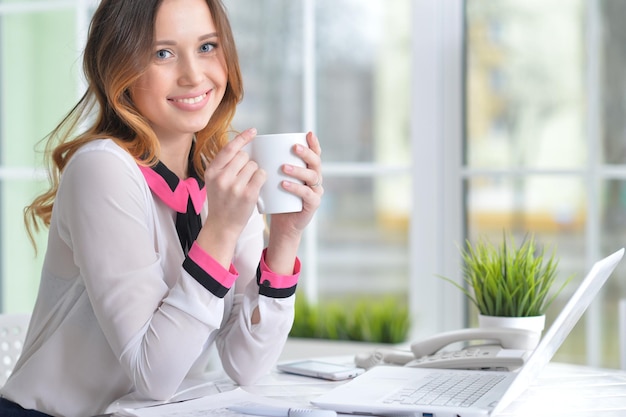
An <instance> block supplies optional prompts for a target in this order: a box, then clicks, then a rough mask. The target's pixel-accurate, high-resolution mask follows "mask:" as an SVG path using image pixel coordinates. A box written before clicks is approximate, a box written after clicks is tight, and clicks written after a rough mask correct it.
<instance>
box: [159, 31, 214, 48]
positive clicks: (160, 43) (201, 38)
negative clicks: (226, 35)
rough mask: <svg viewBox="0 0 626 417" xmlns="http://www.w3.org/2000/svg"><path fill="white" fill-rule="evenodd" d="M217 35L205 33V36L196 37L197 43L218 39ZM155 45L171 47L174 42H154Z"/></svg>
mask: <svg viewBox="0 0 626 417" xmlns="http://www.w3.org/2000/svg"><path fill="white" fill-rule="evenodd" d="M218 37H219V35H218V34H217V32H212V33H207V34H206V35H202V36H200V37H198V40H199V41H205V40H207V39H211V38H218ZM155 45H171V46H174V45H176V41H170V40H162V41H156V42H155Z"/></svg>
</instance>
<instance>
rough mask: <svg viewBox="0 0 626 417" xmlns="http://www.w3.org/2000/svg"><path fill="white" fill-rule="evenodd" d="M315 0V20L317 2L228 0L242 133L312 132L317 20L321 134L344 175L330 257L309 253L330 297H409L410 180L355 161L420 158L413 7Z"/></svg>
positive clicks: (337, 191)
mask: <svg viewBox="0 0 626 417" xmlns="http://www.w3.org/2000/svg"><path fill="white" fill-rule="evenodd" d="M312 4H314V15H311V16H304V5H305V2H293V1H289V0H275V1H267V2H254V3H250V2H247V1H243V0H228V1H227V2H226V5H227V7H228V10H229V14H230V16H231V20H232V26H233V30H234V32H235V38H236V41H237V45H238V49H239V58H240V61H241V66H242V72H243V76H244V86H245V90H246V95H245V98H244V101H243V103H242V104H241V106H240V107H239V110H238V113H237V117H236V121H235V124H236V128H238V129H241V128H244V127H248V126H252V125H254V126H256V127H257V128H258V129H259V131H261V132H276V131H286V130H300V129H301V128H302V126H303V114H302V112H303V110H304V106H303V100H305V99H306V98H305V97H304V96H303V92H304V86H303V82H304V81H303V77H304V67H303V62H304V53H305V52H306V45H305V44H304V42H305V38H304V29H303V28H304V20H303V19H314V21H313V23H314V26H315V28H314V32H315V42H314V47H313V50H312V51H309V52H310V53H312V54H314V59H315V68H314V71H315V84H316V89H315V97H313V99H314V100H315V103H316V104H315V112H316V117H317V127H316V133H317V134H318V136H319V138H320V141H321V143H322V148H323V158H324V163H332V165H333V166H334V167H338V168H339V169H340V170H341V172H342V174H341V176H336V173H333V172H327V173H325V176H324V186H325V190H326V194H325V195H324V199H323V205H322V207H321V209H320V211H319V213H318V216H317V219H318V222H317V223H316V224H317V227H318V230H317V235H316V236H318V241H317V242H315V243H314V244H315V245H316V246H318V248H317V250H316V251H315V253H316V254H317V256H318V259H316V260H309V261H315V262H318V271H319V277H318V282H319V288H318V289H317V292H318V295H319V298H320V299H322V298H323V299H329V298H349V297H352V296H353V295H355V294H356V295H358V294H361V295H371V294H380V293H381V292H384V293H390V294H400V295H401V297H402V298H403V299H404V300H406V293H407V288H408V264H407V259H406V257H407V245H408V243H407V235H408V219H409V211H410V210H411V208H410V201H411V200H410V181H409V179H408V177H405V176H404V175H403V174H401V175H399V176H385V177H380V178H379V177H378V176H377V174H372V175H371V176H369V175H366V176H361V174H359V173H358V172H354V171H351V167H350V166H347V167H346V166H345V165H344V164H346V163H354V162H357V163H380V164H384V165H394V166H397V165H402V166H406V165H407V164H408V162H409V157H410V144H409V126H410V123H409V103H410V95H409V94H410V92H409V88H408V86H409V83H410V81H409V80H410V57H411V50H410V21H409V18H410V6H411V2H410V0H394V1H393V2H387V1H384V0H373V1H368V2H362V1H358V0H340V1H337V0H314V1H313V3H312ZM344 167H345V169H344ZM385 175H387V174H385ZM396 175H397V174H396ZM372 177H374V178H372ZM306 244H307V242H306V241H305V242H303V246H302V248H303V249H304V248H305V246H306ZM301 252H302V254H301V257H303V262H305V261H306V259H304V257H305V256H306V253H307V252H306V250H302V251H301ZM303 279H306V277H303Z"/></svg>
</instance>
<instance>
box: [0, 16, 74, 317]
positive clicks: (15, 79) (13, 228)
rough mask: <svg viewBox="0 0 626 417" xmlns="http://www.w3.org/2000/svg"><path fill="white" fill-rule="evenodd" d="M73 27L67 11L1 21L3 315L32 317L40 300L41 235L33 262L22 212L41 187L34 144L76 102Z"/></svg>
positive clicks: (0, 259)
mask: <svg viewBox="0 0 626 417" xmlns="http://www.w3.org/2000/svg"><path fill="white" fill-rule="evenodd" d="M74 22H75V14H74V12H73V11H64V10H59V11H52V12H41V13H28V14H26V13H23V14H20V13H13V14H9V15H6V16H0V31H1V32H0V33H1V34H0V39H1V45H0V65H1V67H0V77H1V78H0V86H1V88H0V90H1V91H2V102H1V104H0V111H1V114H0V120H1V123H0V125H1V131H0V141H1V146H0V163H1V164H2V168H5V169H8V170H7V171H5V172H6V173H7V175H8V176H9V178H8V179H7V178H4V179H3V178H0V210H1V217H0V222H1V225H0V228H1V230H2V232H3V233H2V238H1V239H2V241H1V244H0V266H1V277H2V280H3V292H2V297H3V299H2V309H3V310H4V311H29V310H30V309H31V308H32V305H33V304H34V300H35V296H36V294H37V287H38V283H39V274H40V266H41V259H42V258H43V253H44V252H45V240H46V237H45V234H46V233H45V232H43V233H41V235H40V236H38V237H37V241H38V249H39V252H38V256H35V253H34V251H33V247H32V245H31V243H30V241H29V240H28V238H27V235H26V232H25V228H24V224H23V222H22V219H23V209H24V207H25V206H26V205H27V204H28V203H30V202H31V200H32V199H33V198H34V196H35V195H36V193H37V192H38V191H39V190H40V189H41V186H42V183H39V182H38V181H36V180H35V179H34V176H33V172H34V171H33V168H32V167H33V166H40V162H41V156H42V154H41V153H40V152H39V151H41V150H42V149H41V148H39V147H37V148H36V144H38V143H39V141H40V140H41V139H43V138H44V136H45V135H46V134H47V133H48V132H49V131H50V130H52V129H53V128H54V126H55V125H56V124H57V123H58V122H59V121H60V119H61V118H62V117H63V116H64V114H65V113H66V112H67V111H69V110H70V109H71V106H73V105H74V101H75V100H76V98H77V87H78V81H77V76H78V73H79V71H80V64H79V62H80V61H79V60H78V55H79V54H78V51H77V46H76V41H75V33H74V28H75V24H74ZM35 149H37V152H35ZM20 178H21V179H20Z"/></svg>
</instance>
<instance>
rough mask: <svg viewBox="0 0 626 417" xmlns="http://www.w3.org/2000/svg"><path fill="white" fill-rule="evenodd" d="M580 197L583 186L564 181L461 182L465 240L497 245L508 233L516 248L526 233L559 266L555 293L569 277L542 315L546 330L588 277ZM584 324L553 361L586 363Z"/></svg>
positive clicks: (553, 178) (473, 316) (550, 178)
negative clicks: (487, 241) (554, 258)
mask: <svg viewBox="0 0 626 417" xmlns="http://www.w3.org/2000/svg"><path fill="white" fill-rule="evenodd" d="M584 196H585V188H584V183H583V181H582V180H580V179H577V178H569V177H564V176H563V177H562V176H528V177H525V178H490V177H479V178H473V179H471V180H468V181H467V183H466V207H467V210H466V213H467V219H468V222H467V224H468V230H467V236H468V238H469V240H470V241H471V242H474V241H476V240H477V239H478V237H479V236H480V237H486V238H487V239H488V240H489V241H490V242H491V243H493V244H495V245H498V244H499V243H500V242H501V241H502V236H503V233H511V234H512V236H513V238H514V239H515V242H516V243H517V244H518V245H519V244H520V243H521V242H522V241H523V239H524V237H525V236H526V235H527V234H529V233H532V234H534V236H535V240H536V242H537V243H538V244H540V245H542V246H543V247H545V248H546V250H547V252H548V253H552V252H554V254H555V256H556V257H557V259H558V261H559V264H558V278H557V282H556V284H555V289H557V288H559V287H560V286H561V285H562V284H563V283H564V282H565V280H567V279H568V278H569V277H572V278H571V281H570V283H569V284H567V286H566V287H565V288H564V289H563V291H562V292H561V293H560V294H559V295H558V296H557V297H556V299H555V300H554V302H553V303H552V305H551V306H550V308H549V309H548V311H547V312H546V326H550V325H551V324H552V322H553V321H554V318H555V317H556V316H557V315H558V313H559V312H560V310H561V308H562V307H563V306H564V305H565V303H566V302H567V300H569V297H570V296H571V294H572V292H573V291H575V289H576V287H577V285H578V284H579V283H580V281H582V279H583V278H584V277H585V275H586V273H587V272H588V271H587V265H586V262H585V249H586V248H585V227H586V211H587V207H586V205H585V200H584ZM617 247H618V246H615V248H617ZM607 254H608V253H607ZM469 314H470V316H469V318H470V323H471V325H472V326H476V325H477V320H476V314H477V311H476V309H475V308H471V309H470V312H469ZM584 322H585V320H584V318H583V319H581V321H580V322H579V323H578V325H577V327H576V329H575V330H574V331H573V332H572V334H571V335H570V337H568V339H567V340H566V341H565V343H564V344H563V346H562V347H561V349H560V350H559V351H558V353H557V355H556V357H555V360H567V361H568V362H573V363H586V356H585V354H586V353H585V348H584V347H585V340H586V339H585V338H586V336H585V331H584V326H585V323H584Z"/></svg>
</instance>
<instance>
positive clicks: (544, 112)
mask: <svg viewBox="0 0 626 417" xmlns="http://www.w3.org/2000/svg"><path fill="white" fill-rule="evenodd" d="M466 3H467V102H466V109H467V126H466V129H467V155H466V159H467V165H469V166H470V167H472V168H490V169H494V168H512V167H525V168H579V167H581V166H583V165H584V164H585V162H586V157H587V155H586V147H585V105H586V103H585V99H586V96H585V82H584V81H585V80H584V79H585V71H584V70H585V65H584V61H583V59H584V53H585V44H584V40H585V36H584V19H582V13H583V6H584V4H585V2H583V1H580V0H572V1H567V2H563V1H560V0H545V1H515V0H504V1H502V0H487V1H485V0H468V1H467V2H466ZM617 19H618V18H616V20H617ZM622 68H623V66H622ZM614 91H617V90H615V89H614ZM619 91H621V90H619ZM616 94H619V93H617V92H616Z"/></svg>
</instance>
